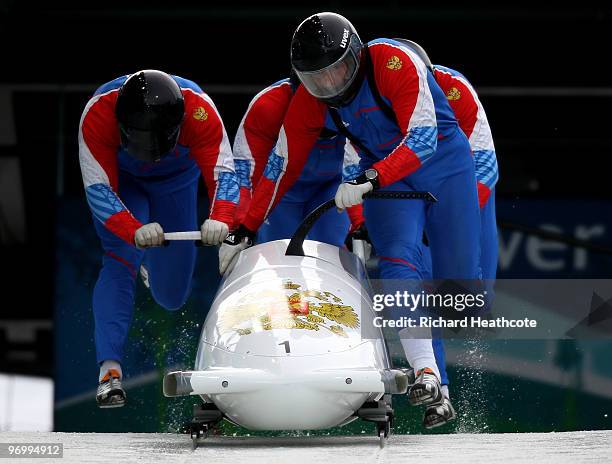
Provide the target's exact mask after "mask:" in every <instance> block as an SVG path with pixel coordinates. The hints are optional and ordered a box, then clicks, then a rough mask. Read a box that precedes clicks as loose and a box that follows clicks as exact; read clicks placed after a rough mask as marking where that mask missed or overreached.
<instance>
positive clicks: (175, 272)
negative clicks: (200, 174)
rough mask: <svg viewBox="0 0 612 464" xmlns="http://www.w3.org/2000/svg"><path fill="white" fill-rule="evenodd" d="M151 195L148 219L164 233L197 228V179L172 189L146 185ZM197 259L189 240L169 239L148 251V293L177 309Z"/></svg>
mask: <svg viewBox="0 0 612 464" xmlns="http://www.w3.org/2000/svg"><path fill="white" fill-rule="evenodd" d="M147 191H148V192H149V196H150V198H151V200H150V201H151V219H150V221H151V222H158V223H159V224H160V225H161V226H162V228H163V229H164V231H165V232H180V231H188V230H197V229H198V228H199V227H198V221H197V191H198V182H197V179H194V180H190V181H188V182H186V183H184V184H183V185H177V186H176V188H174V189H169V188H168V185H167V184H166V185H165V186H164V189H163V190H161V191H159V192H158V191H156V187H155V185H154V184H148V185H147ZM195 262H196V247H195V244H194V243H193V242H192V241H180V240H177V241H172V242H170V244H169V245H168V246H166V247H156V248H150V249H148V250H147V256H146V257H145V265H146V267H147V271H148V273H149V283H150V288H151V294H152V295H153V298H154V299H155V301H156V302H157V303H159V304H160V305H161V306H163V307H164V308H165V309H168V310H176V309H179V308H180V307H181V306H183V304H184V303H185V301H187V298H188V297H189V294H190V293H191V281H192V278H193V270H194V267H195Z"/></svg>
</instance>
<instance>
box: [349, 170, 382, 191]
mask: <svg viewBox="0 0 612 464" xmlns="http://www.w3.org/2000/svg"><path fill="white" fill-rule="evenodd" d="M366 182H370V183H371V184H372V186H373V187H374V190H378V188H380V182H379V180H378V171H377V170H376V169H374V168H370V169H366V170H365V171H364V173H363V174H361V175H360V176H358V177H357V178H356V179H355V183H356V184H365V183H366Z"/></svg>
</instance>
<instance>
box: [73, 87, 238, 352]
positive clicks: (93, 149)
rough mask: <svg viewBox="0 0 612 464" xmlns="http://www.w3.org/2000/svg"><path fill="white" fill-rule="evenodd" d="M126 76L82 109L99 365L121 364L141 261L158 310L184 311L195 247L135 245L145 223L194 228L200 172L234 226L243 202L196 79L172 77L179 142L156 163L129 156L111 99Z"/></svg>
mask: <svg viewBox="0 0 612 464" xmlns="http://www.w3.org/2000/svg"><path fill="white" fill-rule="evenodd" d="M128 77H129V76H123V77H120V78H118V79H115V80H113V81H111V82H108V83H107V84H104V85H103V86H101V87H100V88H99V89H98V90H96V92H95V93H94V95H93V97H92V98H91V99H90V100H89V102H88V103H87V105H86V106H85V110H84V111H83V115H82V117H81V123H80V127H79V159H80V165H81V172H82V175H83V182H84V185H85V193H86V196H87V202H88V203H89V206H90V209H91V211H92V214H93V221H94V226H95V228H96V232H97V234H98V236H99V237H100V240H101V242H102V247H103V249H104V257H103V265H102V269H101V271H100V275H99V277H98V280H97V282H96V285H95V288H94V292H93V313H94V320H95V343H96V356H97V359H98V362H102V361H104V360H116V361H119V362H121V360H122V356H123V347H124V344H125V340H126V337H127V333H128V330H129V327H130V324H131V321H132V315H133V311H134V288H135V279H136V276H137V274H138V271H139V269H140V266H141V264H142V263H144V264H145V267H146V268H147V270H148V277H149V284H150V289H151V293H152V295H153V297H154V299H155V301H157V302H158V303H159V304H160V305H161V306H163V307H164V308H166V309H168V310H175V309H178V308H179V307H181V306H182V305H183V303H185V301H186V299H187V298H188V296H189V294H190V291H191V279H192V275H193V270H194V266H195V258H196V249H195V247H194V244H193V243H192V242H172V243H171V244H170V246H168V247H160V248H151V249H148V250H146V252H145V251H143V250H141V249H137V248H136V247H135V246H134V234H135V232H136V230H137V229H138V228H140V227H141V226H142V225H143V224H146V223H151V222H158V223H159V224H160V225H161V226H162V228H163V230H164V232H173V231H185V230H196V229H197V228H198V221H197V219H198V218H197V187H198V179H199V176H200V175H202V176H203V177H204V181H205V184H206V187H207V190H208V194H209V199H210V204H211V206H210V218H212V219H216V220H218V221H222V222H225V223H226V224H228V225H231V224H232V221H233V219H234V215H235V209H236V205H237V203H238V199H239V189H238V182H237V180H236V175H235V172H234V164H233V157H232V153H231V147H230V144H229V141H228V138H227V134H226V132H225V128H224V126H223V123H222V121H221V117H220V116H219V113H218V112H217V109H216V108H215V106H214V104H213V102H212V100H211V99H210V97H209V96H208V95H206V94H205V93H204V92H203V91H202V89H201V88H200V87H199V86H198V85H196V84H195V83H193V82H191V81H189V80H187V79H183V78H180V77H176V76H173V78H174V80H175V81H176V82H177V83H178V84H179V86H180V88H181V91H182V93H183V97H184V99H185V119H184V121H183V123H182V126H181V128H180V135H179V139H178V144H177V146H176V148H175V149H174V150H173V151H172V152H170V153H167V154H165V155H164V156H162V158H161V160H160V161H158V162H155V163H148V162H143V161H138V160H136V159H134V158H132V157H131V156H130V155H129V154H128V153H127V152H126V151H125V150H124V149H123V148H122V147H121V145H120V138H119V127H118V124H117V120H116V117H115V104H116V101H117V96H118V91H119V88H120V87H121V85H122V84H123V83H124V82H125V81H126V80H127V78H128Z"/></svg>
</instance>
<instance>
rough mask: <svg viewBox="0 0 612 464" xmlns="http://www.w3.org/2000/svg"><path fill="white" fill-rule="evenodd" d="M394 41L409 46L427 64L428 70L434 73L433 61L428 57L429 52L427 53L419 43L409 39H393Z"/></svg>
mask: <svg viewBox="0 0 612 464" xmlns="http://www.w3.org/2000/svg"><path fill="white" fill-rule="evenodd" d="M393 40H397V41H398V42H401V43H403V44H404V45H406V46H408V47H409V48H410V49H411V50H412V51H413V52H414V53H416V54H417V55H418V57H419V58H421V60H423V63H425V66H427V68H428V69H429V70H430V71H432V72H433V64H431V60H430V59H429V56H428V55H427V52H426V51H425V49H424V48H423V47H421V46H420V45H419V44H418V43H416V42H413V41H412V40H408V39H393Z"/></svg>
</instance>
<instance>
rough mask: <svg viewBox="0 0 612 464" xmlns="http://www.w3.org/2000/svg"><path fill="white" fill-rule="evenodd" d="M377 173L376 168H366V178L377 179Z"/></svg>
mask: <svg viewBox="0 0 612 464" xmlns="http://www.w3.org/2000/svg"><path fill="white" fill-rule="evenodd" d="M376 174H378V173H377V172H376V170H375V169H366V172H365V175H366V179H368V180H369V179H376Z"/></svg>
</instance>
